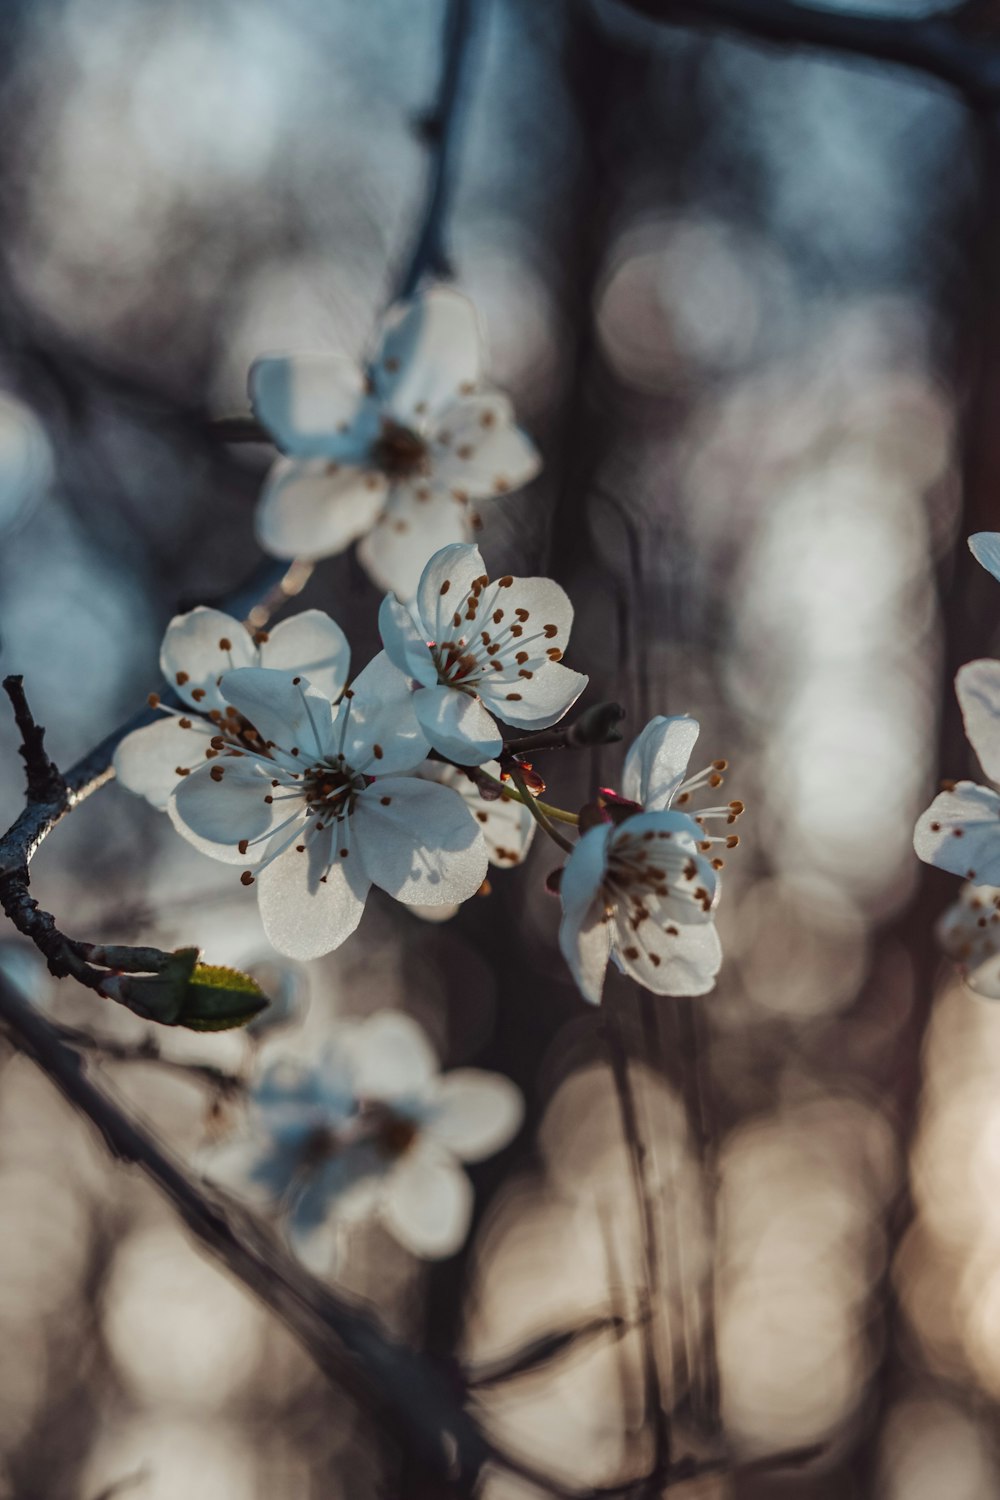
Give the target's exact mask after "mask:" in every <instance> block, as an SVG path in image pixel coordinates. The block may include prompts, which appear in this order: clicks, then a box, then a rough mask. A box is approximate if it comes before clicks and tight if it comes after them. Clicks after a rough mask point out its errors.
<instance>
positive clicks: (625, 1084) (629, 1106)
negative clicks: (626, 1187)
mask: <svg viewBox="0 0 1000 1500" xmlns="http://www.w3.org/2000/svg"><path fill="white" fill-rule="evenodd" d="M604 1037H605V1041H606V1042H607V1048H608V1057H609V1060H610V1062H611V1074H612V1077H613V1079H614V1085H615V1096H616V1098H617V1100H618V1110H619V1114H620V1116H621V1125H622V1135H623V1137H624V1139H625V1147H626V1150H627V1152H628V1158H629V1167H630V1170H631V1173H632V1184H633V1189H634V1192H635V1200H636V1205H637V1207H638V1210H639V1228H640V1245H641V1260H642V1269H643V1288H642V1302H643V1306H642V1317H641V1325H640V1326H641V1333H642V1353H643V1372H644V1384H645V1390H646V1413H647V1417H648V1419H649V1421H650V1423H651V1424H652V1430H653V1443H654V1458H653V1466H652V1471H651V1474H652V1475H656V1474H664V1473H666V1472H668V1471H669V1469H670V1464H671V1434H670V1417H669V1413H668V1412H667V1409H666V1404H665V1402H664V1399H663V1391H662V1382H661V1379H660V1370H659V1362H658V1360H657V1357H656V1342H655V1337H654V1329H653V1319H654V1318H655V1317H658V1316H660V1315H661V1314H662V1313H663V1309H662V1308H661V1307H660V1302H661V1299H662V1287H661V1285H660V1252H659V1244H658V1241H657V1232H656V1205H655V1202H654V1194H653V1186H652V1183H651V1182H650V1180H649V1170H648V1161H649V1152H648V1148H647V1146H646V1143H645V1141H644V1140H643V1139H642V1133H641V1131H640V1129H639V1111H638V1108H637V1106H636V1099H635V1093H634V1091H633V1088H632V1076H631V1072H630V1069H629V1061H628V1051H627V1049H626V1046H625V1038H624V1036H623V1033H622V1027H621V1016H620V1013H619V1009H618V1007H617V1006H616V1005H615V1003H614V1001H613V1000H609V1001H608V1002H607V1003H606V1006H605V1020H604Z"/></svg>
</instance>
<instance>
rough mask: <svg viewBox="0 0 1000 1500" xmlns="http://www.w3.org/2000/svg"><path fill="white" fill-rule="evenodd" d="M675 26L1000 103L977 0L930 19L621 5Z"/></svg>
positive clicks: (988, 105) (757, 3)
mask: <svg viewBox="0 0 1000 1500" xmlns="http://www.w3.org/2000/svg"><path fill="white" fill-rule="evenodd" d="M618 3H619V4H621V5H623V6H624V7H625V8H626V9H627V10H631V11H634V12H635V13H636V14H637V15H641V16H646V17H648V18H649V19H650V20H653V21H661V22H663V23H664V24H666V25H672V26H693V27H699V28H705V27H707V28H713V29H714V28H721V29H722V30H724V31H726V30H728V31H736V32H738V33H740V34H741V35H743V36H750V37H755V38H757V39H759V40H761V41H768V42H777V43H779V44H781V45H783V46H793V47H797V46H804V47H815V48H818V49H820V50H822V51H826V52H839V53H845V54H848V55H850V56H854V57H866V58H870V59H872V60H873V61H876V62H885V63H898V64H899V65H900V66H902V67H907V68H913V69H915V70H917V71H918V72H921V73H926V74H928V75H929V76H930V77H932V78H937V79H939V80H940V81H941V82H942V83H947V84H949V85H950V86H951V87H952V88H954V89H957V90H958V91H959V93H961V94H962V95H963V97H964V98H965V99H966V100H967V101H968V103H969V104H971V105H972V106H973V108H975V109H983V110H991V109H995V108H996V107H997V105H998V104H1000V46H998V45H997V43H996V41H995V31H994V30H993V29H991V28H990V27H989V26H988V25H987V26H984V25H982V24H981V22H980V16H981V14H982V7H981V5H980V4H979V0H972V3H967V4H965V5H961V6H958V7H957V8H955V9H952V10H940V11H936V12H933V13H932V14H931V15H927V16H916V17H912V18H911V17H909V16H880V15H869V14H859V13H857V12H851V11H843V10H833V9H826V8H825V7H824V8H820V7H819V6H815V7H814V6H811V5H799V4H797V3H796V0H618Z"/></svg>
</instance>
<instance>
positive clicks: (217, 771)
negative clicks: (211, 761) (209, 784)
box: [208, 766, 226, 781]
mask: <svg viewBox="0 0 1000 1500" xmlns="http://www.w3.org/2000/svg"><path fill="white" fill-rule="evenodd" d="M208 774H209V776H211V778H212V780H213V781H221V780H222V778H223V776H225V774H226V768H225V766H213V767H212V769H211V770H210V771H209V773H208Z"/></svg>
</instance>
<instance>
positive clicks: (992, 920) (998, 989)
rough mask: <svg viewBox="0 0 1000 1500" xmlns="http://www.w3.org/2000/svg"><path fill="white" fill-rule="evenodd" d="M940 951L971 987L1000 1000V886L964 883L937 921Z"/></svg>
mask: <svg viewBox="0 0 1000 1500" xmlns="http://www.w3.org/2000/svg"><path fill="white" fill-rule="evenodd" d="M936 931H937V939H938V942H939V943H940V945H941V948H942V951H943V952H945V953H946V954H947V955H948V957H949V958H953V959H954V960H955V962H956V963H957V964H958V966H959V968H960V970H961V973H962V977H963V979H964V980H965V982H966V984H967V985H968V986H969V988H970V990H975V992H976V994H977V995H984V996H986V997H987V998H988V999H990V1000H1000V886H995V885H973V884H972V883H971V882H967V883H966V884H965V885H963V886H962V888H961V890H960V891H959V893H958V898H957V900H955V901H953V902H952V904H951V906H949V907H948V909H947V910H946V911H944V912H943V913H942V915H941V917H940V919H939V920H938V924H937V929H936Z"/></svg>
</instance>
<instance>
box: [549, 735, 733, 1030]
mask: <svg viewBox="0 0 1000 1500" xmlns="http://www.w3.org/2000/svg"><path fill="white" fill-rule="evenodd" d="M697 738H698V724H697V722H696V721H695V720H694V719H691V718H688V717H686V716H681V717H674V718H656V719H653V720H651V722H650V723H649V724H647V725H646V727H645V729H644V730H643V731H642V733H641V734H640V735H639V737H638V738H637V739H636V740H635V742H634V743H633V745H632V746H631V748H630V750H629V752H628V755H627V757H626V760H625V770H624V775H623V780H622V791H623V794H624V795H623V798H622V799H615V798H611V799H609V800H608V803H607V813H608V817H609V821H607V822H602V823H600V824H598V825H597V826H596V827H593V828H590V829H589V830H588V831H587V832H586V833H584V835H583V837H582V838H581V839H580V842H579V843H578V844H577V846H576V848H575V849H574V850H573V853H572V854H571V855H570V857H569V859H568V860H567V862H566V865H565V868H564V869H563V872H562V881H561V886H560V895H561V898H562V904H563V920H562V924H561V926H560V929H559V944H560V947H561V949H562V952H563V955H564V957H565V959H566V962H567V963H568V964H569V966H570V969H571V971H572V973H573V977H574V979H575V980H576V982H577V984H578V985H579V987H580V990H581V992H582V993H583V995H584V997H585V998H586V999H587V1000H590V1001H591V1002H592V1003H593V1004H595V1005H596V1004H598V1003H599V1001H600V998H601V990H602V988H603V984H604V975H605V971H606V969H607V964H608V960H609V958H612V959H613V960H614V961H615V963H616V965H617V966H618V967H619V968H620V969H621V970H622V971H623V972H624V973H626V974H628V975H630V976H631V978H633V979H634V980H636V981H637V982H638V983H639V984H641V985H643V986H644V987H645V988H646V989H648V990H652V991H653V992H654V993H655V994H658V995H702V994H705V993H707V992H708V991H709V990H710V989H712V987H713V985H714V983H715V976H716V974H717V973H718V970H719V965H720V962H721V950H720V947H719V939H718V934H717V932H716V930H715V923H714V921H713V915H714V911H715V906H716V903H717V901H718V894H719V883H718V876H717V871H716V865H717V864H718V863H719V861H710V860H709V859H707V858H706V857H705V856H706V854H707V852H708V851H709V849H710V848H711V847H712V846H713V845H716V844H724V845H726V846H728V847H733V846H734V845H735V844H736V843H737V842H738V839H737V836H736V835H735V834H725V835H710V834H707V833H706V831H705V824H706V823H707V822H708V821H710V820H721V821H722V822H724V823H726V824H731V823H733V822H735V820H736V818H737V817H738V816H739V815H740V813H741V812H742V811H743V806H742V803H739V802H730V803H728V804H727V805H725V806H720V807H709V808H703V809H701V810H699V811H698V812H697V814H695V815H693V816H689V815H688V814H687V813H683V812H680V811H678V810H677V809H678V808H679V807H682V806H686V805H687V804H688V802H689V801H690V798H691V794H692V793H693V792H694V791H696V790H698V789H699V788H701V787H703V786H719V785H720V784H721V781H722V776H721V771H722V770H723V769H724V767H725V763H724V762H722V761H716V762H714V763H713V765H711V766H709V767H707V768H706V769H705V770H704V771H700V772H699V773H698V774H697V775H695V776H692V777H689V778H686V771H687V764H688V760H689V758H690V755H691V751H692V749H693V748H694V743H695V741H696V739H697Z"/></svg>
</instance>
